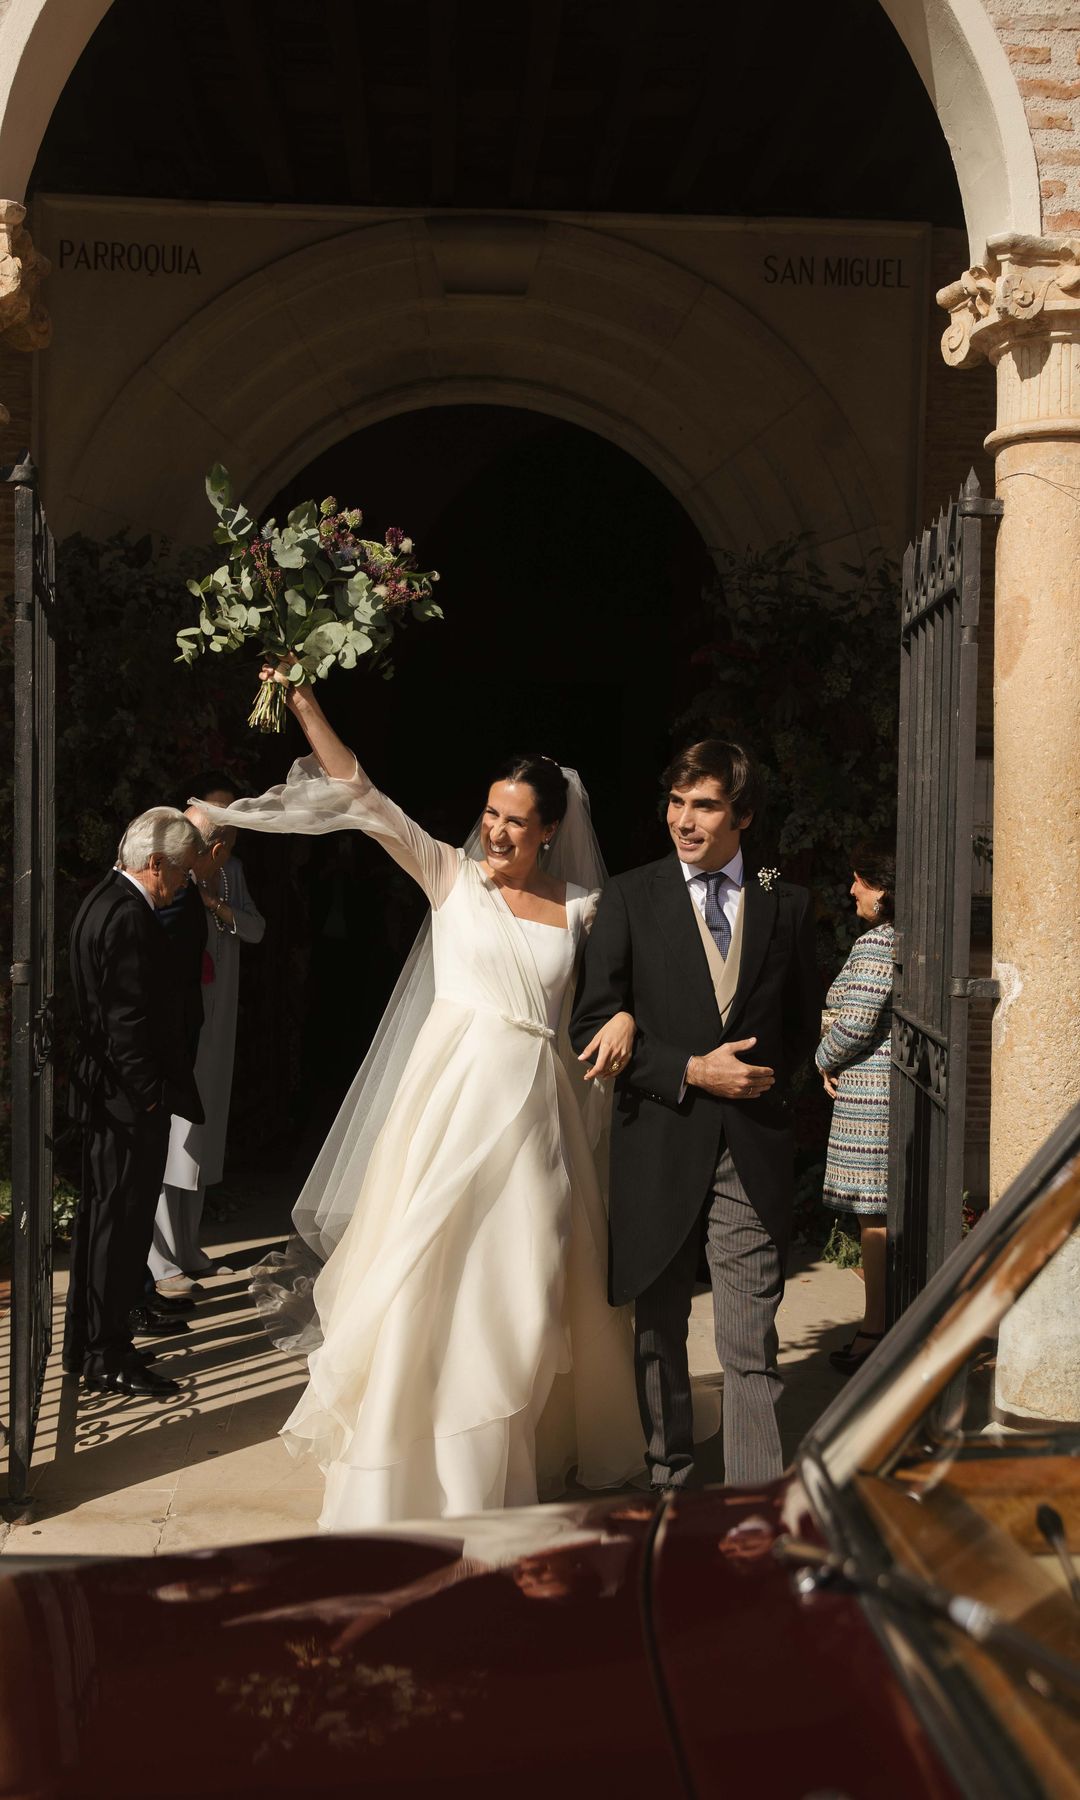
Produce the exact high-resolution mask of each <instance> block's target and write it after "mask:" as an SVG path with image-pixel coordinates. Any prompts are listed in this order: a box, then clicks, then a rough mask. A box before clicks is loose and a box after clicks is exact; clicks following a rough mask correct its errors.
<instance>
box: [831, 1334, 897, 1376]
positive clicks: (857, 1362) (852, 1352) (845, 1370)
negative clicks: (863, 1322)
mask: <svg viewBox="0 0 1080 1800" xmlns="http://www.w3.org/2000/svg"><path fill="white" fill-rule="evenodd" d="M884 1336H885V1333H884V1332H883V1331H857V1332H856V1333H855V1336H854V1337H853V1338H852V1339H851V1342H850V1343H848V1344H845V1345H844V1348H843V1349H842V1350H832V1351H830V1353H829V1362H830V1363H831V1364H832V1367H833V1368H834V1369H835V1370H836V1372H837V1374H838V1375H854V1373H855V1371H856V1369H861V1368H862V1366H863V1363H864V1362H865V1361H866V1359H867V1357H868V1356H872V1355H873V1353H874V1351H875V1350H876V1349H877V1347H878V1345H879V1344H880V1342H881V1340H882V1338H883V1337H884ZM856 1344H862V1345H863V1348H862V1349H861V1350H856V1348H855V1346H856Z"/></svg>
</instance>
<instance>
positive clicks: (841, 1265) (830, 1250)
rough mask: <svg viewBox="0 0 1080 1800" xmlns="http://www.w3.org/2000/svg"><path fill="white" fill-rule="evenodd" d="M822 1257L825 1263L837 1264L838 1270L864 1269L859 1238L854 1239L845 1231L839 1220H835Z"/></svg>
mask: <svg viewBox="0 0 1080 1800" xmlns="http://www.w3.org/2000/svg"><path fill="white" fill-rule="evenodd" d="M821 1255H822V1260H823V1261H824V1262H830V1263H835V1264H836V1266H837V1268H838V1269H861V1268H862V1245H861V1244H860V1242H859V1240H858V1238H853V1237H852V1236H851V1234H850V1233H849V1232H847V1231H845V1230H844V1227H843V1226H842V1225H841V1223H840V1221H839V1219H836V1220H834V1222H833V1228H832V1230H831V1231H830V1233H829V1240H828V1243H827V1244H826V1245H825V1248H824V1250H823V1251H822V1252H821Z"/></svg>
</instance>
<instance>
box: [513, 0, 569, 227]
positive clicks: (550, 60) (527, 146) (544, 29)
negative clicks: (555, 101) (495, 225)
mask: <svg viewBox="0 0 1080 1800" xmlns="http://www.w3.org/2000/svg"><path fill="white" fill-rule="evenodd" d="M562 16H563V0H531V6H530V19H529V47H528V50H527V52H526V63H525V85H524V88H523V90H522V95H521V111H520V113H519V114H518V129H517V141H516V143H515V145H514V165H513V170H512V172H511V176H510V203H511V205H512V206H528V205H529V204H530V202H531V200H532V196H533V186H534V184H535V181H536V165H537V163H538V162H539V161H540V150H541V146H542V145H543V142H544V129H545V127H546V125H547V115H548V103H549V100H550V96H551V83H552V79H553V77H554V74H555V58H556V56H557V54H558V49H559V37H560V34H561V32H562Z"/></svg>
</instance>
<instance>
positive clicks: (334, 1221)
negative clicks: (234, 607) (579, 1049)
mask: <svg viewBox="0 0 1080 1800" xmlns="http://www.w3.org/2000/svg"><path fill="white" fill-rule="evenodd" d="M263 674H264V679H272V678H274V672H273V671H271V670H270V669H269V668H267V669H264V671H263ZM277 678H278V679H280V678H281V671H280V670H279V671H278V672H277ZM288 704H289V707H290V710H291V711H292V713H293V714H294V716H295V718H296V719H297V721H298V722H299V724H300V726H301V727H302V729H303V731H304V734H305V736H306V737H307V739H308V742H309V744H310V746H311V748H312V750H313V751H314V755H313V756H309V757H305V758H303V759H302V760H300V761H299V762H297V763H295V764H294V765H293V768H292V769H291V771H290V773H289V776H288V779H287V781H286V782H285V784H284V786H282V787H278V788H273V789H271V790H270V792H269V793H267V794H264V795H263V796H262V797H261V798H259V799H254V800H238V801H236V802H235V803H234V804H233V805H232V806H230V807H228V808H222V809H215V808H213V807H205V808H204V810H206V811H207V813H208V815H209V816H210V817H211V818H212V820H213V821H214V822H215V823H217V822H225V823H229V824H235V825H239V826H242V827H244V828H245V829H248V830H252V829H254V830H257V831H258V830H262V831H301V832H325V831H335V830H341V829H346V828H351V829H354V830H360V831H364V832H366V833H367V834H368V835H369V836H370V837H372V838H374V839H375V840H376V841H377V842H378V843H380V844H382V846H383V847H384V849H386V850H387V851H388V853H389V854H390V855H391V856H392V857H393V858H394V860H395V862H397V863H398V864H399V865H400V866H401V868H403V869H404V870H405V871H406V872H407V873H408V874H409V875H411V876H412V878H413V879H414V880H415V881H416V882H417V883H418V884H419V886H420V887H421V888H422V890H423V892H424V893H425V895H426V896H427V899H428V901H429V902H430V905H431V915H430V934H428V932H427V928H425V931H424V932H422V933H421V937H420V939H419V940H418V943H417V947H416V949H415V950H414V952H413V956H412V958H411V959H410V963H409V964H408V965H407V966H406V970H405V972H404V974H403V976H402V979H401V981H400V982H399V984H398V987H397V989H396V990H395V994H394V997H393V999H392V1000H391V1003H390V1007H389V1008H388V1011H387V1015H386V1017H385V1018H384V1020H383V1023H382V1025H381V1026H380V1028H379V1032H378V1034H377V1037H376V1040H375V1042H374V1044H373V1046H372V1049H371V1051H370V1052H369V1054H368V1056H367V1058H366V1059H365V1062H364V1065H363V1067H362V1068H361V1070H360V1073H359V1075H358V1077H357V1079H356V1081H355V1082H354V1084H353V1087H352V1089H351V1090H350V1092H349V1094H348V1095H347V1096H346V1099H345V1102H344V1104H343V1106H342V1108H341V1111H340V1113H339V1115H338V1119H337V1122H336V1124H335V1126H334V1127H333V1129H332V1131H331V1134H330V1137H329V1139H328V1140H327V1143H326V1144H325V1145H324V1147H323V1150H322V1151H321V1153H320V1156H319V1158H318V1160H317V1162H316V1165H315V1168H314V1169H313V1171H312V1174H311V1176H310V1177H309V1180H308V1182H307V1185H306V1187H305V1189H304V1193H303V1194H302V1195H301V1198H300V1201H299V1203H298V1206H297V1210H296V1213H295V1214H294V1218H295V1221H296V1224H297V1229H298V1230H299V1231H300V1233H301V1235H302V1236H304V1237H305V1238H306V1239H307V1241H308V1242H309V1243H311V1244H312V1245H313V1246H315V1247H316V1248H317V1249H318V1250H319V1252H320V1254H321V1255H322V1256H324V1257H325V1256H328V1258H329V1260H327V1261H326V1265H325V1267H324V1268H323V1269H322V1271H321V1273H320V1275H319V1277H318V1280H317V1281H316V1283H315V1288H314V1299H315V1305H316V1309H317V1313H318V1320H319V1330H320V1332H321V1342H319V1343H318V1346H317V1348H315V1349H314V1350H313V1351H312V1353H311V1355H310V1357H309V1371H310V1379H309V1382H308V1386H307V1389H306V1391H305V1392H304V1394H303V1396H302V1398H301V1400H300V1402H299V1404H298V1405H297V1406H296V1408H295V1410H294V1411H293V1413H292V1415H291V1417H290V1418H289V1419H288V1420H287V1422H286V1424H285V1426H284V1427H283V1430H282V1436H283V1437H284V1439H285V1441H286V1443H287V1445H288V1446H289V1448H290V1450H292V1451H293V1452H294V1453H295V1454H311V1455H314V1456H315V1457H316V1458H317V1459H318V1462H319V1466H320V1467H321V1469H322V1470H323V1472H324V1474H325V1477H326V1493H325V1501H324V1505H323V1510H322V1513H321V1516H320V1520H319V1523H320V1525H321V1527H322V1528H323V1529H324V1530H335V1531H348V1530H358V1529H363V1528H366V1527H369V1526H373V1525H377V1524H383V1523H385V1522H387V1521H390V1520H395V1519H409V1518H411V1519H423V1518H435V1517H440V1516H445V1515H450V1514H459V1513H475V1512H480V1511H484V1510H486V1509H488V1508H493V1507H501V1506H527V1505H530V1504H533V1503H534V1502H535V1501H536V1500H537V1497H538V1493H544V1494H545V1495H546V1494H548V1493H551V1492H558V1491H559V1490H560V1489H561V1488H562V1486H563V1483H564V1478H565V1476H566V1474H567V1471H568V1470H569V1469H570V1468H571V1466H573V1465H575V1464H576V1466H577V1478H578V1480H579V1481H580V1482H581V1483H582V1484H583V1485H584V1486H587V1487H608V1486H616V1485H621V1484H622V1483H623V1482H625V1481H626V1480H627V1478H628V1477H630V1476H631V1475H633V1474H634V1473H636V1472H637V1471H638V1470H639V1469H640V1468H641V1467H642V1465H643V1460H644V1444H643V1440H642V1428H641V1424H640V1420H639V1416H638V1408H637V1400H636V1396H635V1389H634V1375H633V1342H632V1329H631V1325H630V1320H629V1316H628V1313H627V1311H625V1310H622V1311H616V1310H614V1309H613V1308H611V1307H609V1305H608V1303H607V1297H606V1295H607V1277H606V1269H607V1220H606V1216H605V1209H604V1202H603V1199H602V1196H601V1193H600V1188H599V1184H598V1179H597V1169H596V1163H595V1161H594V1155H593V1147H592V1144H591V1143H590V1127H589V1125H587V1123H586V1121H587V1120H588V1119H590V1115H591V1128H592V1137H593V1140H594V1141H595V1137H596V1135H597V1134H598V1132H599V1123H600V1122H599V1120H598V1119H597V1117H596V1114H597V1112H598V1110H599V1107H600V1103H601V1095H600V1092H599V1089H598V1085H597V1081H596V1078H597V1077H600V1078H602V1077H604V1076H606V1075H609V1074H610V1073H612V1072H614V1071H617V1070H618V1069H619V1067H620V1066H622V1065H623V1064H624V1063H625V1062H626V1060H627V1058H628V1056H629V1054H630V1050H631V1048H632V1046H633V1039H634V1024H633V1020H632V1019H631V1018H630V1016H629V1014H626V1013H622V1014H618V1015H616V1017H615V1018H614V1019H611V1020H609V1021H608V1023H607V1024H606V1025H605V1026H604V1027H603V1029H602V1030H601V1031H600V1032H598V1033H597V1035H596V1037H595V1038H594V1040H593V1042H592V1044H590V1046H589V1048H588V1050H587V1051H586V1052H585V1056H586V1057H592V1058H593V1059H594V1060H593V1062H592V1066H591V1068H590V1069H589V1071H588V1073H587V1075H586V1076H585V1080H586V1081H588V1080H590V1079H592V1080H593V1086H592V1087H591V1088H589V1087H584V1088H583V1087H582V1085H581V1075H580V1071H578V1070H577V1069H576V1067H574V1066H573V1065H571V1067H570V1068H568V1067H567V1066H565V1065H564V1062H563V1060H562V1058H561V1057H560V1054H559V1053H558V1041H557V1040H558V1035H559V1030H560V1021H561V1017H562V1013H563V1007H564V1001H565V1000H566V998H567V994H568V989H569V986H570V982H571V977H572V975H573V972H574V967H575V963H576V961H577V958H578V953H579V951H580V949H581V945H582V943H583V940H584V937H585V935H586V934H587V932H588V929H589V925H590V923H591V917H592V913H593V911H594V909H595V903H596V898H597V889H598V886H599V882H600V880H601V879H602V874H603V866H602V863H601V861H600V857H599V851H598V849H597V846H596V840H595V837H594V835H593V832H592V827H591V824H590V823H589V817H588V802H587V799H586V797H585V794H584V790H583V789H582V787H581V784H580V782H579V781H578V778H577V776H576V774H575V773H574V771H572V770H569V771H566V772H564V771H562V770H561V769H560V768H559V767H558V765H557V764H556V763H554V762H551V761H550V760H549V759H548V758H546V757H528V758H522V759H518V760H516V761H514V762H512V763H509V764H507V765H506V766H505V767H504V768H503V769H502V770H501V771H500V772H499V775H498V777H497V779H496V780H495V781H494V782H493V784H492V786H491V789H490V791H489V793H488V796H487V804H486V806H485V807H484V811H483V816H482V819H481V822H480V827H479V843H478V845H477V846H476V849H477V852H478V854H477V855H476V856H474V855H470V854H469V851H468V850H458V849H453V848H452V847H451V846H450V845H448V844H443V843H439V842H438V841H437V840H435V839H433V838H431V837H429V836H428V835H427V833H426V832H425V831H423V830H422V829H421V827H420V826H419V825H417V824H416V823H415V822H414V821H413V820H412V819H410V818H408V817H407V816H406V814H405V813H403V812H402V810H401V808H400V807H398V806H396V805H395V803H394V802H393V801H392V800H390V799H388V798H387V797H386V795H384V794H382V793H380V792H379V790H378V789H377V788H376V787H374V786H373V785H372V783H371V782H370V780H369V779H368V777H367V775H366V774H365V773H364V771H363V770H362V769H361V768H360V766H359V764H358V763H357V761H356V758H355V756H354V755H353V753H352V751H350V750H348V749H346V747H345V745H344V744H343V743H342V742H341V739H340V738H339V737H338V736H337V734H336V733H335V732H334V730H333V728H332V727H331V725H330V724H329V722H328V721H327V719H326V717H325V715H324V713H323V711H322V709H321V707H320V706H319V704H318V702H317V701H316V700H315V699H314V697H313V695H312V692H311V689H310V687H309V686H308V685H306V684H303V685H301V686H299V687H296V686H293V685H291V684H290V685H289V688H288ZM575 878H576V879H575ZM567 1055H569V1051H567ZM571 1070H572V1071H573V1072H571ZM575 1083H577V1091H575ZM579 1095H580V1096H581V1098H579Z"/></svg>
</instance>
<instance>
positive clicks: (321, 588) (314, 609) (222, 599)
mask: <svg viewBox="0 0 1080 1800" xmlns="http://www.w3.org/2000/svg"><path fill="white" fill-rule="evenodd" d="M206 492H207V495H208V497H209V500H210V503H211V505H212V506H213V508H214V510H215V512H216V513H217V515H218V519H219V521H220V523H219V524H218V525H217V527H216V529H215V531H214V542H215V543H216V544H221V545H222V546H227V549H226V561H225V562H223V563H222V564H221V565H220V567H218V568H216V569H214V570H213V572H212V573H211V574H209V575H205V576H204V577H203V579H202V580H201V581H189V582H188V584H187V585H188V588H189V589H190V591H191V593H193V594H194V595H195V598H196V599H197V600H198V602H199V623H198V624H197V625H188V626H186V627H185V628H184V630H183V631H179V632H177V634H176V641H177V644H178V645H179V648H180V655H179V656H178V657H177V659H176V660H177V662H184V663H189V664H190V663H194V662H195V660H196V658H197V657H199V656H201V655H203V653H204V652H207V651H215V652H217V653H218V654H221V653H224V652H228V651H231V650H239V649H240V648H241V646H242V645H244V644H257V645H258V646H259V648H260V649H261V650H262V652H263V654H264V656H265V658H266V660H267V661H269V662H275V663H276V662H281V661H282V660H284V659H285V658H287V657H288V658H291V659H292V660H290V662H289V668H288V678H289V681H291V682H294V683H299V682H302V681H321V680H322V678H323V677H324V676H325V675H328V674H329V672H330V670H331V669H332V668H333V666H334V664H335V663H337V664H338V666H339V667H340V668H342V669H354V668H355V667H356V664H357V661H358V660H359V658H360V657H361V656H369V657H370V658H371V661H370V663H369V664H368V667H369V668H381V669H382V672H383V674H384V675H389V674H391V673H392V669H391V666H390V656H389V650H390V643H391V640H392V638H393V635H394V628H395V626H396V625H398V624H399V623H402V622H403V621H404V620H405V619H406V618H408V617H409V615H410V614H411V615H412V617H413V618H417V619H441V618H442V611H441V609H440V608H439V607H438V606H436V604H435V602H434V600H433V599H432V594H431V590H432V584H433V583H434V582H436V581H438V579H439V577H438V574H437V573H436V571H435V570H434V569H429V570H428V571H427V572H426V573H420V572H418V570H417V567H416V559H415V557H414V556H413V545H412V539H411V538H408V537H406V536H405V533H404V532H403V531H400V530H399V529H398V528H397V527H396V526H390V528H389V529H388V530H387V532H386V536H385V539H384V540H383V542H382V543H381V544H380V543H376V542H375V541H373V540H372V539H370V538H362V537H361V536H360V535H359V532H360V525H361V521H362V514H361V513H360V511H359V510H358V509H357V508H355V507H352V508H346V509H345V510H340V509H339V507H338V503H337V501H336V500H333V499H330V500H324V501H323V502H322V505H321V506H317V505H316V504H315V502H314V501H313V500H308V501H306V502H305V503H304V505H303V506H297V507H294V508H293V510H292V512H291V513H290V514H289V516H288V519H287V520H286V522H285V524H284V525H283V526H281V527H280V528H279V527H278V525H277V522H276V521H275V520H274V519H267V521H266V523H265V524H264V525H260V524H258V523H257V522H256V520H255V519H253V518H252V516H251V514H250V513H249V512H248V510H247V507H246V506H243V505H241V503H240V502H239V501H234V500H233V497H232V489H231V486H230V483H229V475H228V471H227V470H226V469H223V468H222V467H221V465H220V464H219V463H217V464H215V465H214V467H213V468H212V469H211V471H210V473H209V475H208V476H207V478H206ZM285 713H286V706H285V688H284V686H283V684H282V683H280V682H277V681H264V682H262V683H261V685H260V688H259V694H258V698H257V699H256V701H255V705H254V708H253V709H252V712H251V716H250V718H249V719H248V724H249V725H251V726H252V727H253V728H254V729H255V730H257V731H282V730H284V726H285Z"/></svg>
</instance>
